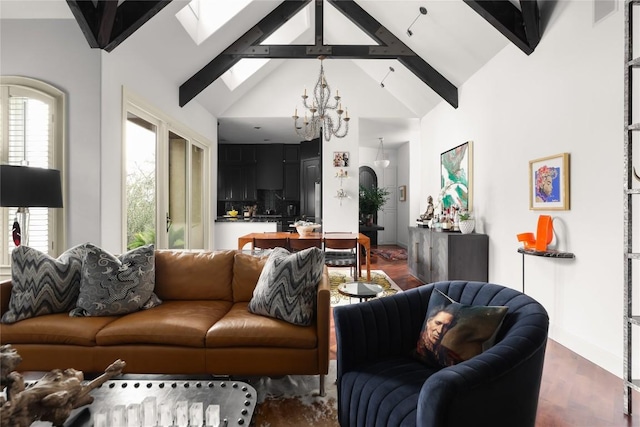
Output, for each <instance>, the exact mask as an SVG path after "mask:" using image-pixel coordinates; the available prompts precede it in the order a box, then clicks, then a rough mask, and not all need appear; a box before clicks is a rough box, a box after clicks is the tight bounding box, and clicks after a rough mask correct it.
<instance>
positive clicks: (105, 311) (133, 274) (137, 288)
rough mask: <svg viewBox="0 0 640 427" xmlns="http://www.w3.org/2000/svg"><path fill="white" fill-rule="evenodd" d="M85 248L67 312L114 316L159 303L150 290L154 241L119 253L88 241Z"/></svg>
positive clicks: (144, 308)
mask: <svg viewBox="0 0 640 427" xmlns="http://www.w3.org/2000/svg"><path fill="white" fill-rule="evenodd" d="M85 248H86V254H85V257H84V261H83V263H82V281H81V283H80V295H79V296H78V301H77V303H76V308H74V309H73V310H71V312H70V313H69V314H70V315H71V316H74V317H81V316H117V315H122V314H127V313H133V312H135V311H138V310H146V309H148V308H152V307H155V306H158V305H160V304H161V303H162V301H161V300H160V299H159V298H158V297H157V296H156V294H155V293H154V292H153V290H154V288H155V254H154V245H145V246H141V247H139V248H136V249H133V250H131V251H129V252H127V253H125V254H123V255H120V256H119V257H116V256H114V255H112V254H110V253H108V252H106V251H104V250H103V249H101V248H99V247H97V246H94V245H92V244H90V243H87V244H86V245H85Z"/></svg>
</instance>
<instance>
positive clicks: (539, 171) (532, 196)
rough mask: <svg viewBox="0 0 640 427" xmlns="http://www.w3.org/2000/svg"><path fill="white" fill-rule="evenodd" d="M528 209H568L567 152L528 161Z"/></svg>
mask: <svg viewBox="0 0 640 427" xmlns="http://www.w3.org/2000/svg"><path fill="white" fill-rule="evenodd" d="M529 209H532V210H556V211H566V210H569V153H561V154H556V155H555V156H549V157H543V158H541V159H536V160H531V161H530V162H529Z"/></svg>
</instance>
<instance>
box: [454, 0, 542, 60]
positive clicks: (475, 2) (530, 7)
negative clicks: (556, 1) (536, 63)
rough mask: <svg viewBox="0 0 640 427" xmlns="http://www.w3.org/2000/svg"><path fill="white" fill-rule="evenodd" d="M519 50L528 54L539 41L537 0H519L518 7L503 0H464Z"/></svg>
mask: <svg viewBox="0 0 640 427" xmlns="http://www.w3.org/2000/svg"><path fill="white" fill-rule="evenodd" d="M464 2H465V3H466V4H467V5H468V6H469V7H471V9H473V10H475V11H476V12H477V13H478V14H479V15H480V16H482V17H483V18H484V19H485V20H486V21H487V22H489V23H490V24H491V25H493V26H494V27H495V28H496V29H497V30H498V31H500V33H502V35H504V36H505V37H506V38H507V39H509V40H510V41H511V42H512V43H513V44H515V45H516V46H517V47H518V48H520V50H522V51H523V52H524V53H526V54H527V55H530V54H531V53H533V51H534V50H535V48H536V46H537V45H538V43H539V42H540V37H541V35H540V11H539V9H538V2H537V0H520V8H521V9H522V10H521V11H520V10H518V8H517V7H516V6H515V5H513V4H512V3H511V2H508V1H503V0H464Z"/></svg>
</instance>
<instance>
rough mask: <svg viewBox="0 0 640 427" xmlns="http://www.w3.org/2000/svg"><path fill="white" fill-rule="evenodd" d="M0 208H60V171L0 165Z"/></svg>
mask: <svg viewBox="0 0 640 427" xmlns="http://www.w3.org/2000/svg"><path fill="white" fill-rule="evenodd" d="M0 206H6V207H14V208H21V207H25V208H29V207H34V208H35V207H47V208H61V207H62V185H61V181H60V171H59V170H56V169H43V168H34V167H28V166H13V165H0Z"/></svg>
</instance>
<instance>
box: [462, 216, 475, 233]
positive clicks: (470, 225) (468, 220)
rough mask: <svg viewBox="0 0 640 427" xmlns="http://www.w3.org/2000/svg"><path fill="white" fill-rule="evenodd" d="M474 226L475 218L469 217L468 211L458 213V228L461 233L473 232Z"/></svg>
mask: <svg viewBox="0 0 640 427" xmlns="http://www.w3.org/2000/svg"><path fill="white" fill-rule="evenodd" d="M475 226H476V220H475V219H473V218H472V217H471V214H470V213H469V212H462V213H459V214H458V228H459V229H460V232H461V233H462V234H469V233H471V232H473V229H474V228H475Z"/></svg>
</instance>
